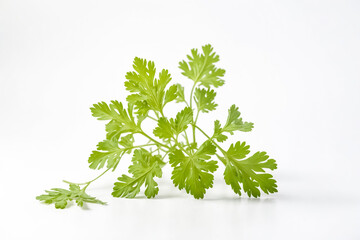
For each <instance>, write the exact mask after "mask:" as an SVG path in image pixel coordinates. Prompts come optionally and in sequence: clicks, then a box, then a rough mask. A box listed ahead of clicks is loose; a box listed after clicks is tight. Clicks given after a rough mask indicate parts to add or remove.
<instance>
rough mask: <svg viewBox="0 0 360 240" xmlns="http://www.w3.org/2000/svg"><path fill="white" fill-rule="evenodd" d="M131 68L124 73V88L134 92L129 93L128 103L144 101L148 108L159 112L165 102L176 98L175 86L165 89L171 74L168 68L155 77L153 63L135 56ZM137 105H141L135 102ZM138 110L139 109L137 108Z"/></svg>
mask: <svg viewBox="0 0 360 240" xmlns="http://www.w3.org/2000/svg"><path fill="white" fill-rule="evenodd" d="M133 68H134V70H135V71H132V72H128V73H127V74H126V76H125V77H126V79H127V81H126V82H125V87H126V90H128V91H129V92H132V93H134V94H131V95H129V96H128V97H127V98H126V100H127V101H128V102H129V103H132V104H137V102H138V101H146V103H147V106H148V108H149V109H151V110H154V111H159V112H161V111H162V109H163V108H164V106H165V104H166V103H168V102H170V101H172V100H174V99H175V98H176V95H175V93H176V88H175V87H173V86H172V87H170V89H169V90H168V91H166V92H165V89H166V87H167V85H168V83H169V82H170V81H171V75H170V74H169V72H168V70H165V69H163V70H162V71H161V72H160V73H159V77H158V78H157V79H156V78H155V73H156V69H155V64H154V62H152V61H147V60H145V59H141V58H138V57H136V58H135V59H134V64H133ZM137 105H138V107H140V106H141V105H139V104H137ZM138 111H141V109H140V108H139V110H138Z"/></svg>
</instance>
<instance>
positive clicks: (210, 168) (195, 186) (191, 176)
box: [169, 141, 218, 199]
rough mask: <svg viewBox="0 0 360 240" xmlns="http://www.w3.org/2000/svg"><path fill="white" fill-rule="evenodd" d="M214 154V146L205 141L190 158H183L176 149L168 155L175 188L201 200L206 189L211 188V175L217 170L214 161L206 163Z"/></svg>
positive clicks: (212, 178) (182, 154) (181, 153)
mask: <svg viewBox="0 0 360 240" xmlns="http://www.w3.org/2000/svg"><path fill="white" fill-rule="evenodd" d="M215 152H216V149H215V146H214V145H212V144H211V143H210V142H209V141H206V142H205V143H204V144H203V145H201V146H200V148H199V150H198V151H197V152H196V153H195V154H194V155H192V156H185V154H184V153H183V151H181V150H179V149H176V150H174V151H173V152H172V153H170V155H169V160H170V161H169V163H170V164H171V166H172V167H174V170H173V172H172V177H171V179H172V180H173V183H174V185H175V186H176V187H178V188H179V189H180V190H181V189H184V188H185V190H186V192H187V193H190V194H191V195H193V196H194V198H197V199H198V198H203V197H204V194H205V192H206V189H208V188H210V187H212V185H213V180H214V176H213V175H212V174H211V173H213V172H215V170H216V169H217V168H218V166H217V162H216V161H213V160H211V161H206V160H208V159H210V156H211V155H214V154H215Z"/></svg>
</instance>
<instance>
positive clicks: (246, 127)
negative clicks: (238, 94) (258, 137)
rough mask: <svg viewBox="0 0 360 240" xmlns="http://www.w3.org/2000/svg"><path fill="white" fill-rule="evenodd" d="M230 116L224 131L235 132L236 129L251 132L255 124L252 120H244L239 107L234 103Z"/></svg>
mask: <svg viewBox="0 0 360 240" xmlns="http://www.w3.org/2000/svg"><path fill="white" fill-rule="evenodd" d="M228 112H229V113H228V118H227V120H226V123H225V125H224V127H223V131H224V132H229V133H230V134H233V132H234V131H242V132H249V131H251V130H252V129H253V127H254V124H253V123H251V122H243V120H242V118H241V117H240V112H239V108H238V107H236V106H235V104H233V105H232V106H231V107H230V109H229V111H228Z"/></svg>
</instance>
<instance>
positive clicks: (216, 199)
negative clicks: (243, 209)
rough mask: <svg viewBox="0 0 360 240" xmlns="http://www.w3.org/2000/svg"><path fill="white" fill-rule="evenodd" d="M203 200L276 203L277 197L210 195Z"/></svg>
mask: <svg viewBox="0 0 360 240" xmlns="http://www.w3.org/2000/svg"><path fill="white" fill-rule="evenodd" d="M202 200H203V201H229V202H251V203H274V202H276V200H277V199H276V198H266V197H264V198H261V197H260V198H247V197H236V196H235V197H228V196H223V197H210V198H204V199H202Z"/></svg>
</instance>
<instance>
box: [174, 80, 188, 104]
mask: <svg viewBox="0 0 360 240" xmlns="http://www.w3.org/2000/svg"><path fill="white" fill-rule="evenodd" d="M176 87H177V92H176V95H177V98H176V102H186V100H185V93H184V87H183V86H181V84H176Z"/></svg>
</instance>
